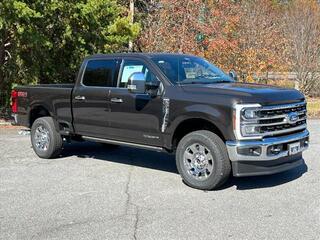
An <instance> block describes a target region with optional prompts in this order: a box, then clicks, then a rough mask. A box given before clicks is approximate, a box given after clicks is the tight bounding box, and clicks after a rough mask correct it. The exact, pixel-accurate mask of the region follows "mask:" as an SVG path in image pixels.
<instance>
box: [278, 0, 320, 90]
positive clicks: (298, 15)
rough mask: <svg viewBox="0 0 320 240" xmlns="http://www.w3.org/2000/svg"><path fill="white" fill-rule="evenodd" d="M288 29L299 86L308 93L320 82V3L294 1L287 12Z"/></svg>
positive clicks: (289, 51) (291, 54) (292, 67)
mask: <svg viewBox="0 0 320 240" xmlns="http://www.w3.org/2000/svg"><path fill="white" fill-rule="evenodd" d="M284 32H285V33H286V34H287V36H288V42H287V51H288V54H289V56H290V59H291V69H292V71H293V72H295V73H296V74H297V78H296V83H297V84H296V88H298V89H299V90H300V91H302V92H303V93H305V94H307V95H308V94H309V93H310V91H311V90H312V89H313V88H314V87H315V86H316V85H317V83H318V82H319V81H320V6H319V3H318V2H317V1H316V0H308V1H303V0H294V1H293V3H292V4H291V5H290V6H289V7H288V11H287V14H286V15H285V28H284Z"/></svg>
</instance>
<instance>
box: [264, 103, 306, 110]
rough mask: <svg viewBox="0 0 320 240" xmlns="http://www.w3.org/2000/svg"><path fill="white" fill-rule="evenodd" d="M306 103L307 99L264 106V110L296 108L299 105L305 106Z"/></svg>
mask: <svg viewBox="0 0 320 240" xmlns="http://www.w3.org/2000/svg"><path fill="white" fill-rule="evenodd" d="M305 104H306V101H303V102H299V103H288V104H283V105H275V106H263V107H262V109H261V110H262V111H265V110H276V109H286V108H295V107H299V106H304V105H305Z"/></svg>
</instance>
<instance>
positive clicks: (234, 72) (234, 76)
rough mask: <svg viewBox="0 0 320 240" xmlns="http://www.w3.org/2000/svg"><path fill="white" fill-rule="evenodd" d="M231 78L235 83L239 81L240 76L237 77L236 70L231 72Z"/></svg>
mask: <svg viewBox="0 0 320 240" xmlns="http://www.w3.org/2000/svg"><path fill="white" fill-rule="evenodd" d="M229 77H231V78H232V79H234V80H235V81H238V75H237V73H236V71H234V70H230V72H229Z"/></svg>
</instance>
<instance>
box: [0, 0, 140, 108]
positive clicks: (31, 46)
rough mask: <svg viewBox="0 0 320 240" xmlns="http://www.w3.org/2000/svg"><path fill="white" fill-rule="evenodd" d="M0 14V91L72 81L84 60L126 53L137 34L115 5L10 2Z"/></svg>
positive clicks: (111, 1)
mask: <svg viewBox="0 0 320 240" xmlns="http://www.w3.org/2000/svg"><path fill="white" fill-rule="evenodd" d="M0 11H1V12H0V33H1V35H0V63H1V69H0V91H10V89H11V86H12V84H15V83H18V84H20V83H30V82H31V83H56V82H68V81H69V82H71V81H73V79H74V76H75V73H76V71H77V69H78V68H79V64H80V62H81V60H82V59H83V57H85V56H87V55H89V54H94V53H110V52H116V51H125V50H127V48H128V43H129V41H130V40H132V39H135V38H136V37H137V35H138V33H139V24H132V23H130V21H129V18H128V17H127V16H126V15H125V9H124V8H123V7H121V6H120V5H118V4H117V2H116V1H115V0H108V1H105V0H80V1H78V0H51V1H48V0H47V1H43V0H24V1H22V0H21V1H18V0H6V1H2V2H0ZM4 53H7V54H4ZM8 54H10V56H11V58H10V59H8V57H7V56H8ZM2 104H3V103H2Z"/></svg>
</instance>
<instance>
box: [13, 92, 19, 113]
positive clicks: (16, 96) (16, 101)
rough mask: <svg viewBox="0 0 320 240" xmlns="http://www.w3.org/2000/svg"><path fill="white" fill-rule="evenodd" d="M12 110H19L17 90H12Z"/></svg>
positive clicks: (15, 111) (14, 111)
mask: <svg viewBox="0 0 320 240" xmlns="http://www.w3.org/2000/svg"><path fill="white" fill-rule="evenodd" d="M11 111H12V112H13V113H17V112H18V92H17V90H12V92H11Z"/></svg>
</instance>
